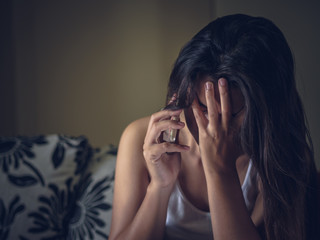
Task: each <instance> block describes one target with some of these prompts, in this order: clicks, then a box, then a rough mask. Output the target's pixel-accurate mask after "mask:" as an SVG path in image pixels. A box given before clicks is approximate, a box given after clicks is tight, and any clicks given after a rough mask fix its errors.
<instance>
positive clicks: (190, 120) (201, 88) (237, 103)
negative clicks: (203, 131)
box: [184, 76, 245, 144]
mask: <svg viewBox="0 0 320 240" xmlns="http://www.w3.org/2000/svg"><path fill="white" fill-rule="evenodd" d="M208 81H211V82H213V79H212V78H211V77H209V76H207V77H204V78H202V79H201V80H200V81H198V82H199V84H198V85H197V86H196V95H195V99H194V101H198V104H199V106H200V108H201V109H202V111H203V113H204V114H205V115H206V114H207V102H206V97H205V83H206V82H208ZM214 90H215V101H216V104H217V108H218V112H219V114H221V104H220V93H219V89H218V85H217V82H216V83H214ZM229 92H230V103H231V109H232V110H231V114H232V120H231V122H230V128H233V129H234V130H236V131H239V130H240V127H241V125H242V123H243V119H244V113H245V111H244V109H245V101H244V97H243V94H242V92H241V90H240V88H238V87H234V86H229ZM184 113H185V118H186V123H187V126H188V129H189V131H190V132H191V134H192V135H193V137H194V139H195V140H196V142H197V143H198V144H199V134H198V126H197V123H196V120H195V118H194V115H193V111H192V108H191V106H190V107H188V108H186V109H185V111H184Z"/></svg>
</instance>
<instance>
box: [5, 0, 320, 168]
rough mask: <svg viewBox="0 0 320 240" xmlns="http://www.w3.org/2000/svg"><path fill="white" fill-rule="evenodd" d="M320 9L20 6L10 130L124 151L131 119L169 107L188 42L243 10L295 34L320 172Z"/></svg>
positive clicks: (126, 2)
mask: <svg viewBox="0 0 320 240" xmlns="http://www.w3.org/2000/svg"><path fill="white" fill-rule="evenodd" d="M319 3H320V2H319V1H318V0H308V1H300V0H281V1H278V0H269V1H261V0H260V1H259V0H241V1H239V0H172V1H170V0H118V1H117V0H104V1H103V0H99V1H98V0H95V1H90V3H89V1H62V0H61V1H41V0H32V1H31V0H30V1H24V0H14V1H13V18H12V19H13V38H14V42H13V46H14V49H13V52H14V53H15V55H14V56H15V61H14V64H13V65H14V74H12V73H11V72H12V71H11V70H12V69H11V70H10V69H9V70H8V71H7V72H6V74H7V75H9V76H11V77H12V76H13V77H14V82H13V83H12V82H10V81H11V80H9V81H7V82H5V83H4V82H3V81H2V82H1V86H5V88H6V89H8V90H5V91H4V90H3V87H2V88H1V90H2V92H5V93H7V94H6V96H5V95H1V96H0V97H1V99H0V100H1V103H2V106H4V105H5V106H6V108H7V110H5V111H4V113H5V114H3V115H6V114H7V116H9V117H10V118H8V119H6V120H7V121H6V122H7V125H5V124H3V120H2V124H1V126H2V129H0V130H1V133H2V134H3V133H6V131H4V130H6V129H8V126H10V129H9V130H10V131H7V133H14V134H38V133H65V134H69V135H79V134H84V135H87V136H88V137H89V138H90V141H91V142H92V144H93V145H95V146H102V145H104V144H108V143H113V144H118V141H119V138H120V135H121V132H122V130H123V129H124V127H125V126H126V125H127V124H128V123H129V122H131V121H133V120H134V119H137V118H139V117H142V116H145V115H148V114H150V113H152V112H154V111H157V110H158V109H159V108H161V107H162V106H163V102H164V98H165V93H166V83H167V80H168V77H169V73H170V70H171V67H172V64H173V62H174V60H175V58H176V56H177V54H178V52H179V50H180V48H181V47H182V45H183V44H184V43H185V42H186V41H187V40H188V39H190V38H191V37H192V36H193V35H194V34H195V33H196V32H197V31H198V30H199V29H200V28H202V27H203V26H204V25H205V24H206V23H208V22H209V21H210V20H211V19H213V18H214V17H216V16H222V15H225V14H231V13H238V12H240V13H246V14H251V15H259V16H265V17H268V18H270V19H271V20H273V21H274V22H275V23H276V24H277V25H278V26H279V27H280V28H281V29H282V30H283V32H284V33H285V35H286V37H287V39H288V42H289V44H290V46H291V47H292V49H293V52H294V54H295V58H296V65H297V79H298V87H299V91H300V93H301V95H302V97H303V101H304V103H305V107H306V112H307V117H308V119H309V122H310V128H311V133H312V137H313V140H314V145H315V150H316V159H317V161H318V163H319V166H320V159H319V158H320V149H319V146H320V126H319V122H320V108H319V106H318V105H319V103H320V94H318V91H319V89H320V86H319V85H320V83H319V82H320V81H318V76H320V67H319V60H318V56H320V46H319V43H320V30H319V29H320V28H319V26H320V17H319V14H318V12H319V10H320V6H319ZM7 32H8V33H10V31H8V30H7ZM8 39H9V40H10V37H9V38H8ZM10 74H11V75H10ZM4 76H5V75H4ZM1 86H0V87H1ZM11 93H12V94H11ZM12 96H14V97H12ZM4 98H5V100H7V99H9V100H10V106H12V109H15V111H14V112H12V111H9V110H8V109H11V108H8V107H7V104H3V102H5V101H3V99H4ZM2 118H3V117H2ZM9 123H10V124H9Z"/></svg>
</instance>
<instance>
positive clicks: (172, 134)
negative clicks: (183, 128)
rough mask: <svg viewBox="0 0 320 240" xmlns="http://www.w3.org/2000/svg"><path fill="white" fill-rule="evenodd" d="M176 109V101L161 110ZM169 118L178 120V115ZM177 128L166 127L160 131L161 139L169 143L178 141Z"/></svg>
mask: <svg viewBox="0 0 320 240" xmlns="http://www.w3.org/2000/svg"><path fill="white" fill-rule="evenodd" d="M168 109H169V110H173V111H174V110H178V109H179V108H178V107H177V102H174V103H172V104H169V105H167V106H166V107H165V108H164V109H163V110H168ZM171 120H174V121H180V118H179V116H173V117H171ZM178 135H179V130H178V129H168V130H166V131H163V132H162V141H164V142H169V143H176V142H177V141H178Z"/></svg>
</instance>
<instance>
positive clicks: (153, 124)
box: [110, 77, 263, 240]
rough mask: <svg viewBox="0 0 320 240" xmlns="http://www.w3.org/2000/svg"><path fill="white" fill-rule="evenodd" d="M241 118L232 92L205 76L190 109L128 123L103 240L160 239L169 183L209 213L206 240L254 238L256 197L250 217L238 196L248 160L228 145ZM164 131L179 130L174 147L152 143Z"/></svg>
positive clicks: (259, 212)
mask: <svg viewBox="0 0 320 240" xmlns="http://www.w3.org/2000/svg"><path fill="white" fill-rule="evenodd" d="M172 100H173V101H174V99H172ZM241 100H242V103H241ZM239 110H240V111H239ZM234 112H237V114H236V115H235V116H234V114H233V113H234ZM243 112H244V111H243V97H242V96H241V94H239V92H238V91H237V90H236V89H230V90H229V88H228V83H227V81H226V80H225V79H219V84H213V82H212V79H210V78H209V77H206V78H204V79H201V81H199V85H198V86H197V97H196V98H195V99H194V101H193V103H192V106H191V107H190V108H188V109H185V110H184V111H183V110H177V111H169V110H164V111H160V112H158V113H155V114H153V115H152V116H151V117H147V118H143V119H140V120H137V121H135V122H133V123H132V124H130V125H129V126H128V127H127V128H126V130H125V131H124V133H123V135H122V138H121V141H120V144H119V151H118V159H117V167H116V181H115V192H114V205H113V216H112V226H111V233H110V239H162V238H163V236H164V235H163V233H164V229H165V219H166V211H167V206H168V201H169V197H170V194H171V192H172V189H173V186H174V184H175V183H176V181H179V183H180V185H181V188H182V190H183V192H184V194H185V195H186V197H187V198H188V199H189V201H190V202H191V203H192V204H193V205H194V206H195V207H197V208H199V209H201V210H205V211H210V214H211V216H212V228H213V232H214V239H218V240H219V239H246V240H247V239H260V236H259V234H258V230H257V228H258V227H259V226H260V225H261V223H262V219H263V207H262V206H263V202H262V197H261V193H259V194H258V197H257V199H256V204H255V207H254V210H253V212H252V214H251V215H250V214H249V213H248V211H247V208H246V205H245V202H244V199H243V194H242V190H241V184H242V182H243V179H244V176H245V173H246V170H247V166H248V161H249V158H248V156H246V155H245V154H243V153H242V151H241V149H240V148H239V144H238V143H237V141H236V139H237V132H238V130H239V128H240V126H241V124H242V121H243V115H244V113H243ZM172 116H180V119H181V120H180V121H173V120H171V118H172ZM186 125H187V126H186ZM169 128H171V129H178V130H179V131H180V133H179V141H178V143H166V142H162V143H159V141H158V139H159V137H160V136H161V132H162V131H164V130H167V129H169ZM167 153H170V154H167Z"/></svg>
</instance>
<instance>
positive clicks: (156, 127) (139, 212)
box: [110, 113, 183, 240]
mask: <svg viewBox="0 0 320 240" xmlns="http://www.w3.org/2000/svg"><path fill="white" fill-rule="evenodd" d="M161 114H162V115H163V114H167V115H168V113H161ZM161 114H156V117H151V118H146V119H142V120H138V121H136V122H134V123H133V124H131V125H129V126H128V127H127V129H126V130H125V131H124V133H123V135H122V137H121V140H120V144H119V151H118V158H117V166H116V180H115V191H114V200H113V214H112V225H111V233H110V239H139V240H141V239H162V238H163V233H164V228H165V220H166V212H167V206H168V201H169V197H170V194H171V191H172V187H173V184H174V182H175V180H176V177H177V176H176V175H177V173H178V171H179V168H178V167H179V165H177V166H175V165H173V168H172V166H171V165H172V163H174V162H175V161H176V162H177V161H178V160H179V159H173V161H167V160H172V159H166V156H167V155H166V154H165V153H166V152H169V151H173V152H176V151H181V149H183V148H181V147H180V150H179V147H178V146H172V145H169V144H153V143H154V141H155V140H156V137H157V136H158V134H160V133H161V131H163V129H166V128H168V126H170V127H176V128H179V127H180V128H181V126H177V124H176V123H174V122H171V121H164V122H161V123H160V124H159V122H158V120H159V117H160V118H161V116H162V115H161ZM170 114H171V113H170ZM158 115H160V116H158ZM157 116H158V118H157ZM169 117H170V116H169ZM148 122H149V125H148ZM173 124H176V125H173ZM148 143H150V144H148ZM170 156H171V155H170ZM172 156H173V157H174V155H172ZM163 160H166V161H165V164H163ZM168 163H169V164H168ZM170 163H171V164H170ZM170 167H171V168H170ZM175 168H177V169H175ZM170 170H172V171H170ZM172 173H173V174H172ZM162 177H163V179H164V180H167V181H168V182H164V181H162Z"/></svg>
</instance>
